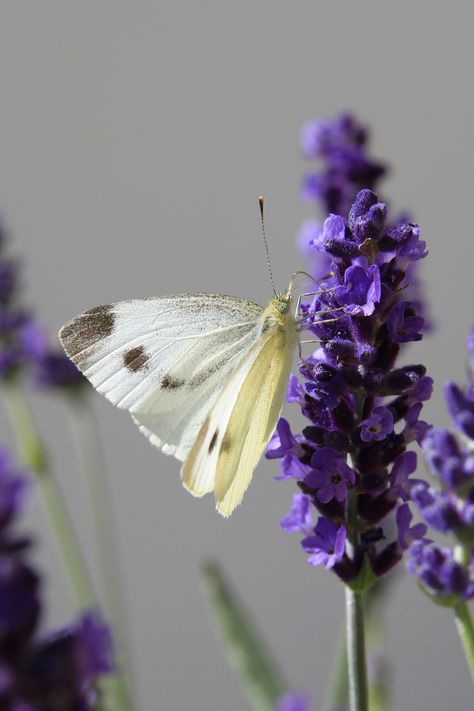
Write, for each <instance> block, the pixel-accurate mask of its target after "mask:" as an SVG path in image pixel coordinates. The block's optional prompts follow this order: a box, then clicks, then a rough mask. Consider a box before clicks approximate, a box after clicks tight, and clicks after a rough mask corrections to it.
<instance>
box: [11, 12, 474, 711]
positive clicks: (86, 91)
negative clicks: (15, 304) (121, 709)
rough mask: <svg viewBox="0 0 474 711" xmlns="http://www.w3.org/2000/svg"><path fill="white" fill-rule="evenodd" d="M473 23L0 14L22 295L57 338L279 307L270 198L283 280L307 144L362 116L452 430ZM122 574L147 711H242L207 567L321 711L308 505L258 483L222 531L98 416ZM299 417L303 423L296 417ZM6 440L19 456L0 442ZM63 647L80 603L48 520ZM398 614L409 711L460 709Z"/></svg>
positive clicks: (412, 602)
mask: <svg viewBox="0 0 474 711" xmlns="http://www.w3.org/2000/svg"><path fill="white" fill-rule="evenodd" d="M472 19H473V18H472V4H471V3H468V2H455V3H448V4H441V3H440V4H434V3H427V2H419V3H413V2H408V1H407V0H400V1H399V2H398V3H396V4H392V5H390V6H389V5H388V4H385V3H375V2H369V1H367V0H359V2H357V3H325V2H314V1H312V2H310V1H307V2H306V1H298V2H294V3H272V2H269V1H266V2H259V3H255V2H249V1H247V0H241V2H239V3H232V2H218V1H217V0H212V1H211V0H201V2H199V3H191V2H172V1H171V0H160V1H159V2H146V1H145V0H138V1H137V2H134V3H127V2H121V1H117V0H115V1H113V0H101V2H92V0H83V2H81V3H72V2H60V1H59V0H43V2H41V3H33V2H30V3H18V2H14V1H13V0H4V2H3V3H2V7H1V10H0V95H1V111H0V157H1V160H0V211H1V214H2V216H3V219H4V221H5V222H6V225H7V227H8V232H9V233H10V235H11V245H10V252H11V253H13V254H16V255H18V256H21V257H22V258H24V260H25V266H24V272H23V278H24V287H25V292H26V293H25V299H26V301H27V303H29V304H31V305H33V306H34V308H35V309H36V311H37V313H38V315H39V317H40V320H41V322H42V323H43V325H44V326H46V327H47V328H48V329H49V331H50V333H51V334H52V335H54V334H55V333H56V332H57V330H58V328H59V327H60V326H61V325H62V324H63V323H64V322H65V321H67V320H68V319H69V318H70V317H71V316H73V315H75V314H76V313H79V312H81V311H83V310H84V309H85V308H87V307H90V306H93V305H96V304H101V303H109V302H112V301H116V300H121V299H126V298H130V297H142V296H153V295H160V294H161V295H164V294H175V293H181V292H188V291H189V292H192V291H201V290H205V291H215V292H223V293H228V294H234V295H239V296H245V297H247V298H249V299H252V300H254V301H256V302H258V303H261V304H265V303H266V302H267V300H268V298H269V296H270V291H271V290H270V284H269V279H268V274H267V268H266V263H265V255H264V249H263V245H262V242H261V238H260V225H259V215H258V206H257V197H258V195H259V194H261V193H263V194H264V195H265V197H266V230H267V233H268V235H269V239H270V249H271V252H272V260H273V271H274V274H275V278H276V281H277V284H278V285H279V286H280V287H281V288H284V287H285V286H286V284H287V282H288V278H289V276H290V274H291V273H292V272H293V271H294V270H295V269H297V268H298V267H301V266H302V263H301V260H300V258H299V256H298V254H297V251H296V248H295V235H296V232H297V230H298V228H299V226H300V224H301V221H302V219H303V218H305V217H307V216H309V215H312V214H313V209H312V208H311V206H309V205H307V204H304V203H303V202H302V200H301V198H300V195H299V193H300V181H301V176H302V174H303V172H304V171H305V169H306V168H307V166H306V165H305V162H304V160H303V159H302V157H301V156H300V152H299V133H300V129H301V125H302V124H303V123H304V122H305V121H307V120H309V119H311V118H314V117H318V116H326V117H332V116H334V115H335V114H336V113H338V112H339V111H341V110H342V109H348V110H351V111H353V112H355V114H356V115H357V116H358V117H359V119H361V120H362V121H363V122H364V123H366V124H368V125H369V126H370V127H371V128H372V142H371V147H372V148H371V152H372V154H373V155H374V156H376V157H377V158H380V159H382V160H383V161H387V162H388V163H389V164H390V165H391V166H392V168H393V171H392V173H391V175H390V178H389V179H388V180H387V181H386V182H385V184H384V186H385V196H387V197H388V198H389V199H390V201H391V204H392V206H393V208H394V209H396V210H400V209H407V210H409V211H410V213H411V214H412V215H413V217H414V219H415V220H416V221H417V222H418V223H419V224H420V225H421V227H422V233H423V237H424V239H426V240H427V242H428V246H429V250H430V255H429V257H428V258H427V259H426V260H425V261H424V264H423V265H422V273H423V278H424V281H425V285H426V289H427V293H428V296H429V299H430V305H431V313H432V318H433V320H434V321H435V325H436V330H435V331H434V332H433V334H431V335H430V336H429V337H427V338H426V340H425V341H424V342H423V343H421V344H415V345H414V346H413V347H412V349H411V351H410V357H413V360H414V361H416V362H424V363H425V364H426V366H427V367H428V372H429V374H430V375H431V376H432V377H434V379H435V383H436V387H435V393H434V396H433V398H432V400H431V402H430V403H428V405H427V407H426V410H425V415H426V419H428V420H429V421H431V422H433V423H435V424H437V425H445V424H447V415H446V413H445V410H444V405H443V400H442V383H443V382H444V381H445V380H446V379H448V378H454V379H456V378H457V379H458V380H460V381H461V382H462V380H463V378H464V369H465V351H464V343H465V339H466V337H467V334H468V330H469V328H470V324H471V322H472V321H473V320H474V300H473V288H472V283H473V281H472V264H473V263H474V241H473V239H472V224H471V205H472V191H473V181H472V165H473V162H474V152H473V142H472V126H473V122H474V115H473V114H474V100H473V91H472V69H473V58H474V57H473V55H474V52H473V48H472ZM94 400H95V408H96V412H97V417H98V420H99V422H100V429H101V433H102V435H103V441H104V448H105V452H106V458H107V463H108V468H109V472H110V478H111V481H112V493H113V503H114V506H115V509H116V513H117V520H118V533H117V545H118V547H119V549H120V554H121V557H122V561H123V571H124V577H125V589H126V595H127V602H128V608H129V618H130V620H129V621H130V640H129V642H130V645H131V648H132V651H133V656H134V660H135V668H136V678H137V687H138V704H137V708H139V709H141V710H143V711H148V710H149V709H150V710H151V709H165V708H166V709H169V710H170V711H171V710H175V709H176V710H179V711H181V710H182V709H187V708H191V707H192V708H195V709H222V708H225V709H227V710H228V711H237V710H242V709H246V708H248V706H247V705H246V703H247V702H246V700H245V697H244V694H243V692H242V689H241V687H240V685H239V682H238V680H237V679H236V678H235V677H234V675H233V674H232V672H231V671H230V670H229V669H228V667H227V664H226V662H225V660H224V658H223V655H222V652H221V649H220V647H219V645H218V643H217V642H216V640H215V637H214V635H213V631H212V629H211V626H210V624H209V620H208V617H207V614H206V609H205V605H204V602H203V599H202V596H201V594H200V591H199V584H198V581H199V570H200V566H201V565H202V564H203V562H204V561H207V560H209V559H216V560H217V561H219V562H220V563H221V564H222V565H223V566H225V568H226V570H227V571H228V573H229V576H230V578H231V580H232V581H233V583H234V584H235V585H236V586H237V588H238V590H239V592H240V594H241V596H242V597H243V599H244V600H245V601H246V603H247V605H248V606H249V607H251V609H252V610H253V614H254V616H255V618H256V619H257V620H258V622H259V625H260V627H261V629H262V631H263V632H264V634H265V636H266V638H267V639H268V641H269V643H270V644H271V646H272V647H273V649H274V651H275V654H276V656H277V658H278V659H279V660H280V662H281V664H282V666H283V668H284V670H285V671H286V674H287V676H288V678H289V679H290V681H291V683H292V685H293V686H294V687H295V688H300V689H307V690H308V691H310V692H311V694H312V696H313V698H314V699H315V708H318V701H320V702H321V703H322V701H321V700H322V697H323V688H324V684H325V682H326V681H327V678H328V676H329V672H330V665H331V652H332V649H333V647H334V646H335V642H336V637H337V632H338V630H339V627H340V624H341V621H342V618H343V615H344V608H343V597H344V595H343V588H342V586H341V585H340V584H339V583H338V581H337V580H336V578H335V577H334V576H332V575H331V574H329V573H327V572H326V571H325V570H324V569H313V568H310V567H309V566H308V565H307V564H306V562H305V555H304V554H303V552H302V551H301V549H300V546H299V541H298V538H297V537H294V538H293V537H291V536H288V535H285V534H284V533H282V532H281V531H280V530H279V528H278V521H279V520H280V519H281V518H282V517H283V515H284V514H286V513H287V511H288V510H289V506H290V499H291V494H292V493H293V491H294V485H293V484H292V483H291V482H281V483H279V482H275V481H274V479H273V477H274V476H275V475H276V474H277V473H278V472H277V468H276V467H277V465H276V464H275V463H270V462H265V461H263V462H261V463H260V465H259V467H258V469H257V472H256V475H255V477H254V481H253V484H252V486H251V488H250V490H249V491H248V493H247V495H246V497H245V499H244V503H243V505H242V506H241V507H240V508H239V509H238V510H237V511H236V513H235V514H234V515H233V516H232V518H231V519H229V520H224V519H222V518H221V517H219V516H218V515H217V514H216V513H215V512H214V507H213V502H212V500H211V498H210V497H207V498H205V499H203V500H201V501H196V500H195V499H193V498H192V497H191V496H189V495H188V494H187V493H186V492H185V491H184V490H183V489H182V487H181V484H180V481H179V473H178V472H179V465H178V463H177V462H176V461H175V460H174V459H171V458H167V457H165V456H164V455H162V454H160V453H159V452H158V451H157V450H155V449H153V448H152V447H150V446H149V444H148V442H147V441H146V440H145V438H144V437H143V436H142V435H141V434H140V433H139V432H138V430H137V429H136V427H135V426H134V425H133V424H132V422H131V421H130V418H129V416H128V415H127V414H126V413H124V412H120V411H118V410H115V409H114V408H112V407H111V406H110V404H109V403H107V402H106V401H105V400H103V399H102V398H100V397H99V396H98V395H97V396H95V397H94ZM34 408H35V412H36V414H37V416H38V418H39V421H40V425H41V431H42V433H43V436H44V438H45V440H46V441H47V442H48V443H49V444H50V445H51V449H52V450H53V452H54V462H53V464H54V469H55V472H56V474H57V476H58V477H59V479H60V481H61V484H62V486H63V489H64V491H65V493H66V495H67V497H68V501H69V502H70V505H71V509H72V510H73V513H74V519H75V522H76V525H77V527H78V528H79V529H80V535H81V540H82V541H83V544H84V546H85V549H86V551H87V555H88V558H89V559H90V561H91V563H93V560H94V552H93V550H92V541H91V537H90V522H89V519H88V514H87V508H86V505H85V498H84V492H83V490H82V485H81V483H80V481H79V480H78V473H77V467H76V464H75V462H74V460H73V458H72V456H71V442H70V433H69V431H68V428H67V423H66V421H65V418H64V407H63V405H62V403H61V401H60V400H59V399H58V400H55V399H54V398H48V397H44V396H41V395H37V396H36V397H35V400H34ZM287 415H288V416H289V418H290V419H291V418H292V417H293V418H294V416H295V412H294V411H293V413H292V411H291V408H288V409H287ZM0 423H1V426H2V435H1V441H2V442H5V443H9V442H11V440H12V435H11V432H10V430H9V429H8V425H7V422H6V420H5V419H4V418H3V415H2V419H1V421H0ZM25 530H28V531H34V532H35V536H36V538H37V549H36V554H37V557H38V566H39V567H40V569H41V570H42V572H43V575H44V580H45V586H46V595H45V597H46V596H47V599H48V619H47V624H48V625H53V624H54V625H57V624H62V623H64V622H65V621H67V620H68V619H69V618H70V616H71V614H72V612H73V603H72V600H71V597H70V595H69V592H68V589H67V586H66V585H65V583H64V581H63V576H62V574H61V572H60V567H59V561H58V557H57V555H56V549H55V546H54V544H53V543H52V542H51V539H50V538H49V537H48V533H47V526H46V525H45V523H44V519H43V516H42V514H41V511H40V507H39V506H38V505H37V504H33V506H32V509H31V511H30V512H29V514H28V518H27V520H26V522H25ZM400 572H401V573H402V574H401V575H400V576H399V580H398V582H397V583H396V584H395V589H394V592H393V595H392V597H391V600H390V602H389V605H388V609H387V620H386V626H387V642H386V653H387V655H388V656H389V657H390V658H391V660H392V664H393V669H392V671H393V674H394V677H393V678H394V682H393V694H394V705H393V709H394V711H402V710H404V709H410V710H411V711H422V709H427V708H430V709H432V710H433V711H438V710H439V711H442V710H444V709H446V708H455V709H460V710H461V709H468V708H471V703H470V702H469V699H471V700H472V687H471V681H470V679H469V674H468V671H467V668H466V664H465V661H464V659H463V657H462V653H461V648H460V646H459V643H458V640H457V638H456V633H455V628H454V625H453V623H452V615H451V613H450V612H449V611H444V610H441V609H439V610H438V609H436V608H434V607H433V606H432V605H431V604H429V603H428V602H427V601H426V600H425V598H424V597H423V595H422V594H421V593H420V592H419V591H418V589H417V587H416V584H415V581H414V580H413V579H411V578H409V577H408V576H407V574H406V573H404V570H401V571H400Z"/></svg>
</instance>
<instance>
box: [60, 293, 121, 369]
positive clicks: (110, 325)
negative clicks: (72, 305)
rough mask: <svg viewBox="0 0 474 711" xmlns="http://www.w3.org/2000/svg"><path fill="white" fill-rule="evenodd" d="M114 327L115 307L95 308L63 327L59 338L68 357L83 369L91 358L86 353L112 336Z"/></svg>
mask: <svg viewBox="0 0 474 711" xmlns="http://www.w3.org/2000/svg"><path fill="white" fill-rule="evenodd" d="M114 325H115V314H114V307H113V306H110V305H106V306H95V307H94V308H93V309H89V311H86V312H85V313H83V314H82V315H81V316H77V317H76V318H75V319H73V320H72V321H70V322H69V323H67V324H66V325H65V326H63V327H62V329H61V331H60V333H59V337H60V339H61V343H62V344H63V346H64V349H65V351H66V353H67V354H68V356H69V357H70V358H71V359H72V360H73V361H74V362H75V363H77V365H79V367H81V366H84V365H87V361H88V357H89V356H90V353H87V352H86V351H88V350H89V349H90V348H91V347H92V346H95V345H96V344H97V343H99V342H100V341H101V340H103V339H104V338H107V336H110V334H111V333H112V331H113V330H114ZM82 354H84V355H82Z"/></svg>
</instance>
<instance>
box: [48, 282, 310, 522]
mask: <svg viewBox="0 0 474 711" xmlns="http://www.w3.org/2000/svg"><path fill="white" fill-rule="evenodd" d="M291 305H292V298H291V283H290V287H289V289H288V292H287V293H286V294H284V295H281V296H275V298H273V299H272V300H271V301H270V303H269V305H268V306H267V308H266V309H264V308H262V307H261V306H258V305H257V304H254V303H252V302H251V301H247V300H245V299H239V298H237V297H234V296H221V295H220V294H183V295H180V296H164V297H158V298H150V299H137V300H133V301H122V302H119V303H116V304H112V305H110V306H97V307H95V308H93V309H90V310H89V311H86V312H85V313H83V314H82V315H80V316H77V317H76V318H74V319H73V320H72V321H70V322H69V323H68V324H66V325H65V326H63V328H62V329H61V331H60V334H59V337H60V339H61V342H62V345H63V347H64V349H65V351H66V353H67V355H68V356H69V357H70V358H71V360H72V361H73V362H74V363H75V364H76V365H77V366H78V368H79V369H80V370H81V371H82V372H83V373H84V375H85V376H86V377H87V378H88V379H89V380H90V381H91V383H92V385H93V386H94V387H95V388H96V389H97V390H98V391H99V392H100V393H102V394H103V395H105V396H106V397H107V398H108V399H109V400H110V401H111V402H112V403H113V404H114V405H117V407H120V408H123V409H126V410H129V412H130V413H131V415H132V417H133V419H134V420H135V422H136V423H137V425H138V426H139V428H140V429H141V431H142V432H144V433H145V434H146V435H147V436H148V437H149V438H150V441H151V442H152V443H153V444H154V445H156V446H157V447H160V448H161V449H162V450H163V452H165V453H166V454H172V455H173V456H174V457H176V458H177V459H179V460H180V461H182V462H184V464H183V466H182V468H181V477H182V480H183V484H184V486H185V487H186V489H188V491H190V492H191V493H192V494H194V496H203V495H204V494H206V493H208V492H211V491H214V496H215V500H216V508H217V510H218V511H219V512H220V513H221V514H223V515H224V516H229V515H230V514H231V513H232V512H233V511H234V509H235V507H236V506H237V505H238V504H239V503H240V502H241V500H242V497H243V495H244V492H245V490H246V489H247V487H248V485H249V484H250V481H251V478H252V474H253V471H254V469H255V467H256V465H257V462H258V460H259V459H260V457H261V455H262V453H263V450H264V449H265V446H266V444H267V443H268V441H269V439H270V437H271V435H272V433H273V431H274V429H275V426H276V423H277V420H278V417H279V415H280V412H281V409H282V407H283V403H284V399H285V393H286V387H287V383H288V378H289V375H290V369H291V365H292V360H293V352H294V348H295V346H296V345H297V344H298V342H299V335H298V325H297V321H296V319H295V317H294V315H293V314H292V313H291Z"/></svg>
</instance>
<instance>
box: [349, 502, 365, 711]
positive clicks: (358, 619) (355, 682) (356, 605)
mask: <svg viewBox="0 0 474 711" xmlns="http://www.w3.org/2000/svg"><path fill="white" fill-rule="evenodd" d="M347 518H348V524H349V530H348V533H349V542H348V554H349V555H352V554H353V550H354V547H355V545H356V544H357V537H358V532H357V498H356V494H355V493H354V491H351V492H350V493H349V496H348V515H347ZM346 642H347V667H348V677H349V709H350V711H368V708H369V700H368V696H369V694H368V683H367V663H366V657H365V627H364V600H363V594H362V593H360V592H356V591H354V590H352V589H351V588H350V587H349V586H348V585H346Z"/></svg>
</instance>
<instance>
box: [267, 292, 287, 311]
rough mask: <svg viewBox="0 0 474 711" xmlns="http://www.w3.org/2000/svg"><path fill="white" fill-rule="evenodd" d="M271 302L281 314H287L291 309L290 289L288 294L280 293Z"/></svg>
mask: <svg viewBox="0 0 474 711" xmlns="http://www.w3.org/2000/svg"><path fill="white" fill-rule="evenodd" d="M270 304H271V305H272V306H273V308H274V309H275V310H276V311H277V312H278V313H279V314H282V315H286V314H287V313H288V312H289V311H290V306H291V293H290V292H289V291H288V292H287V293H286V294H278V295H277V296H275V297H274V298H273V299H272V300H271V302H270Z"/></svg>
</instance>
